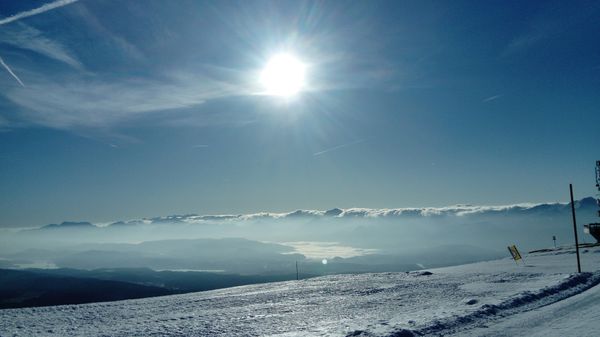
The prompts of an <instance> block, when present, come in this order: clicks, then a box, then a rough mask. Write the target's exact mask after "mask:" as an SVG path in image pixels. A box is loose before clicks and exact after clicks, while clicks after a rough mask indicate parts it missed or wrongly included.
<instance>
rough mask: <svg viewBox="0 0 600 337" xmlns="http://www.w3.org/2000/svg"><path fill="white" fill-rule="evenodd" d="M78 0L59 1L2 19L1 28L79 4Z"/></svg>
mask: <svg viewBox="0 0 600 337" xmlns="http://www.w3.org/2000/svg"><path fill="white" fill-rule="evenodd" d="M77 1H78V0H58V1H54V2H51V3H47V4H45V5H43V6H42V7H38V8H35V9H32V10H28V11H25V12H21V13H18V14H15V15H12V16H9V17H7V18H4V19H1V20H0V26H1V25H5V24H7V23H11V22H13V21H17V20H20V19H23V18H27V17H30V16H34V15H38V14H42V13H44V12H47V11H50V10H53V9H55V8H59V7H63V6H66V5H69V4H72V3H74V2H77Z"/></svg>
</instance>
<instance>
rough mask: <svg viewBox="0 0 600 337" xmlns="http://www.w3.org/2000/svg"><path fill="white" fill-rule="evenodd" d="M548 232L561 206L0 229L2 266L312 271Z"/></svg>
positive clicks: (443, 256) (555, 231)
mask: <svg viewBox="0 0 600 337" xmlns="http://www.w3.org/2000/svg"><path fill="white" fill-rule="evenodd" d="M576 210H577V212H578V213H577V216H578V220H579V221H580V223H587V222H591V221H593V220H594V216H595V210H596V204H595V200H594V199H593V198H585V199H582V200H580V201H578V202H576ZM580 227H581V226H580ZM552 235H556V236H557V238H558V244H559V245H560V244H568V243H571V241H572V227H571V213H570V206H569V204H565V203H553V204H527V205H510V206H470V205H458V206H449V207H443V208H403V209H362V208H353V209H332V210H328V211H313V210H298V211H294V212H290V213H257V214H247V215H213V216H201V215H176V216H167V217H156V218H144V219H136V220H127V221H117V222H114V223H111V224H109V225H94V224H91V223H89V222H64V223H61V224H51V225H46V226H43V227H40V228H36V229H24V230H3V233H2V236H1V239H0V240H1V241H2V242H1V245H0V247H1V248H0V254H1V255H0V256H1V257H2V259H1V260H0V265H1V266H2V267H4V268H24V267H37V268H49V267H52V268H56V267H60V268H77V269H96V268H140V267H145V268H151V269H154V270H193V271H209V272H225V273H238V274H295V263H296V261H298V262H300V267H301V268H300V269H301V272H302V273H305V274H311V275H320V274H327V273H338V272H368V271H404V270H414V269H420V268H430V267H438V266H444V265H453V264H460V263H465V262H471V261H477V260H488V259H492V258H496V257H499V256H503V255H505V254H506V253H505V249H506V246H507V245H509V244H517V246H518V247H519V248H521V249H522V250H530V249H535V248H543V247H549V246H551V245H552ZM580 237H581V238H582V239H583V241H585V240H590V241H591V240H592V238H591V237H589V236H587V235H586V234H584V233H583V232H582V233H580ZM322 259H328V261H327V264H323V263H322Z"/></svg>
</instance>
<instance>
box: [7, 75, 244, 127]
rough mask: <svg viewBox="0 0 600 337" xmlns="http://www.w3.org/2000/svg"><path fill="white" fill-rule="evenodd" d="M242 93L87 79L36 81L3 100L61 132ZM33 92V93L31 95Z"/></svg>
mask: <svg viewBox="0 0 600 337" xmlns="http://www.w3.org/2000/svg"><path fill="white" fill-rule="evenodd" d="M244 90H245V89H244V88H243V87H239V86H237V85H234V84H231V83H223V82H221V81H216V80H214V79H212V78H206V77H203V76H175V75H173V76H171V77H170V78H167V79H161V80H160V81H158V80H150V79H131V78H129V79H121V80H118V81H105V80H99V79H97V78H91V77H89V78H88V77H85V78H82V79H80V80H77V81H75V80H72V81H56V80H54V79H52V80H51V79H46V78H40V77H34V78H32V79H31V81H30V83H28V89H27V90H25V89H22V88H14V89H12V90H8V91H7V92H5V93H3V94H4V96H5V97H6V98H7V99H8V100H10V101H11V102H13V103H14V104H17V105H18V106H20V107H22V108H23V111H22V116H21V117H22V118H23V119H24V120H26V121H28V122H30V123H32V124H37V125H43V126H47V127H52V128H59V129H73V128H78V127H84V128H96V127H107V126H110V125H112V124H114V123H116V122H120V121H124V120H129V119H132V118H136V117H138V116H140V115H142V114H144V113H148V112H157V111H165V110H172V109H181V108H187V107H191V106H195V105H199V104H202V103H204V102H205V101H206V100H210V99H216V98H220V97H227V96H235V95H242V94H244ZM32 93H35V94H32Z"/></svg>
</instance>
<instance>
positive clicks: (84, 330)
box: [0, 247, 600, 337]
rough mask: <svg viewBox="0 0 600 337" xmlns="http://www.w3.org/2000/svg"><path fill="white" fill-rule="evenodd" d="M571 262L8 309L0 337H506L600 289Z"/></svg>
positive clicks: (542, 259)
mask: <svg viewBox="0 0 600 337" xmlns="http://www.w3.org/2000/svg"><path fill="white" fill-rule="evenodd" d="M573 255H574V254H571V251H569V250H566V249H563V250H560V251H556V252H547V253H540V254H534V255H529V256H527V257H526V258H525V259H526V261H527V265H526V266H520V265H515V263H514V262H513V261H512V260H509V259H502V260H497V261H489V262H482V263H475V264H470V265H463V266H456V267H448V268H440V269H433V270H431V271H432V274H430V275H429V274H428V273H424V272H420V271H416V272H411V273H378V274H360V275H332V276H324V277H319V278H314V279H309V280H302V281H288V282H280V283H271V284H260V285H250V286H242V287H235V288H229V289H221V290H214V291H208V292H200V293H191V294H182V295H174V296H164V297H155V298H146V299H139V300H127V301H117V302H105V303H92V304H82V305H64V306H54V307H40V308H24V309H5V310H0V336H2V337H6V336H167V335H169V336H278V337H292V336H364V337H366V336H369V337H371V336H391V337H393V336H395V337H403V336H419V335H434V336H437V335H453V334H455V335H458V336H462V335H471V334H472V333H475V334H473V336H480V335H486V334H487V333H489V334H490V335H497V336H501V335H502V333H500V332H499V331H496V330H494V329H493V327H494V324H496V323H497V324H498V326H501V325H502V324H504V325H506V326H511V322H512V320H513V319H517V318H518V317H524V316H525V315H534V316H531V317H538V316H541V317H543V315H544V314H543V312H542V313H539V312H540V310H558V309H552V308H554V307H555V306H556V305H561V304H562V303H563V302H564V303H567V301H569V300H571V297H575V298H578V297H580V296H582V295H584V294H585V293H583V294H582V292H584V291H585V290H587V289H590V288H592V287H594V286H595V285H596V284H598V283H600V273H598V272H588V273H582V274H574V273H573V270H572V269H573V266H574V260H573V259H574V256H573ZM582 259H583V262H584V264H583V266H584V270H588V271H594V270H597V269H598V267H599V266H600V261H599V260H600V248H598V247H596V248H591V249H586V250H585V251H584V252H583V253H582ZM597 288H599V287H595V288H593V291H597V290H596V289H597ZM597 292H598V293H600V291H597ZM577 294H580V295H577ZM598 297H600V295H598ZM565 299H566V300H565ZM563 300H564V301H563ZM552 303H554V304H552ZM588 305H589V306H591V305H592V304H589V303H588ZM598 306H600V304H596V307H595V311H596V312H597V311H598ZM548 308H551V309H548ZM563 310H567V309H563ZM535 315H537V316H535ZM521 326H534V325H532V324H529V325H527V324H524V323H523V324H521ZM511 335H519V333H518V330H514V331H513V333H512V334H511ZM525 335H526V334H525ZM550 335H551V334H550ZM545 336H548V334H545Z"/></svg>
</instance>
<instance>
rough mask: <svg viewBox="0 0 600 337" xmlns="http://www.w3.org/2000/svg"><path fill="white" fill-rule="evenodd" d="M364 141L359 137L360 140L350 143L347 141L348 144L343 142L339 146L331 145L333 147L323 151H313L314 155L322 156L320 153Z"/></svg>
mask: <svg viewBox="0 0 600 337" xmlns="http://www.w3.org/2000/svg"><path fill="white" fill-rule="evenodd" d="M364 141H365V140H364V139H359V140H355V141H353V142H350V143H346V144H341V145H338V146H334V147H331V148H329V149H326V150H323V151H319V152H315V153H313V156H320V155H322V154H325V153H327V152H331V151H335V150H338V149H341V148H343V147H346V146H350V145H354V144H358V143H362V142H364Z"/></svg>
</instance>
